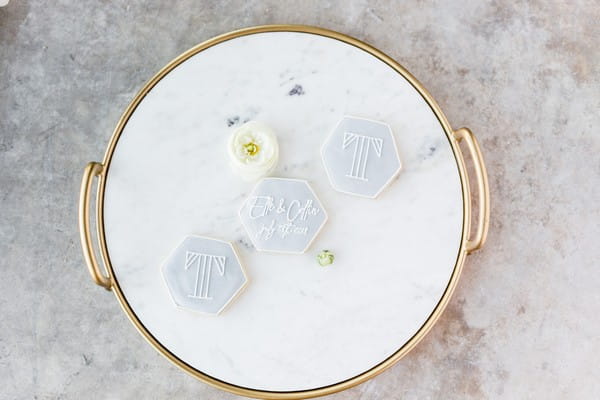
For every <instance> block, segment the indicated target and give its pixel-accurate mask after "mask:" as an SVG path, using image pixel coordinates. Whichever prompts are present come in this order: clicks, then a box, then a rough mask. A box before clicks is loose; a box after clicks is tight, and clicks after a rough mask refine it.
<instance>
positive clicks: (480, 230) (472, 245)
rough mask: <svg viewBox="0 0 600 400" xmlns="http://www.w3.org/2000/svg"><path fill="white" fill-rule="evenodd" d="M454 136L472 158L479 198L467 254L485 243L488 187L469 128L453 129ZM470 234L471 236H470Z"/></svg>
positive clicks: (481, 160) (480, 157) (488, 197)
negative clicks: (462, 143) (475, 225)
mask: <svg viewBox="0 0 600 400" xmlns="http://www.w3.org/2000/svg"><path fill="white" fill-rule="evenodd" d="M454 137H455V138H456V140H457V141H458V142H460V141H462V140H464V141H465V144H466V145H467V148H468V149H469V152H470V153H471V158H472V159H473V167H474V170H475V177H476V180H477V195H478V196H477V197H478V200H479V204H478V205H479V214H478V218H477V230H476V231H475V234H474V235H471V232H470V229H469V239H468V240H467V245H466V250H467V254H469V253H472V252H474V251H476V250H479V249H480V248H481V246H483V244H484V243H485V240H486V238H487V234H488V229H489V226H490V187H489V185H488V177H487V171H486V169H485V164H484V163H483V157H482V155H481V149H480V148H479V144H478V143H477V140H476V139H475V136H474V135H473V133H472V132H471V131H470V130H469V128H460V129H458V130H456V131H454ZM471 236H472V237H471Z"/></svg>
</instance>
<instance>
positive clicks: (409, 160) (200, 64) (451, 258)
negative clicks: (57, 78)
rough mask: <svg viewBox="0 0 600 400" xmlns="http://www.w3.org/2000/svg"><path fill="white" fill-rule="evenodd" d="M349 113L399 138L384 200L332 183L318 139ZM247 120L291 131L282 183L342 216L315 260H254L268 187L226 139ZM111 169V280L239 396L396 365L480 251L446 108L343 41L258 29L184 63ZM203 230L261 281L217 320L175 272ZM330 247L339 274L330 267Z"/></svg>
mask: <svg viewBox="0 0 600 400" xmlns="http://www.w3.org/2000/svg"><path fill="white" fill-rule="evenodd" d="M344 115H353V116H358V117H364V118H369V119H374V120H378V121H383V122H385V123H387V124H389V126H390V127H391V129H392V131H393V134H394V138H395V141H396V144H397V147H398V152H399V156H400V159H401V160H402V165H403V167H402V171H401V172H400V174H399V175H398V177H397V178H396V179H395V180H394V181H393V182H392V183H391V184H390V186H389V187H387V188H386V189H385V190H384V191H383V192H382V193H381V195H380V196H379V197H378V198H377V199H375V200H373V199H367V198H361V197H355V196H350V195H348V194H344V193H340V192H338V191H336V190H334V189H333V188H332V187H331V185H330V183H329V181H328V178H327V174H326V171H325V169H324V166H323V164H322V161H321V156H320V147H321V145H322V143H323V142H324V140H325V139H326V137H327V136H328V135H329V133H330V132H331V131H332V129H333V128H334V127H335V125H336V123H337V122H338V121H339V120H340V118H341V117H342V116H344ZM247 120H259V121H262V122H265V123H267V124H268V125H270V126H271V127H272V128H273V129H274V130H275V131H276V133H277V135H278V140H279V144H280V161H279V164H278V166H277V169H276V170H275V171H274V172H273V173H272V174H271V176H276V177H284V178H298V179H303V180H307V181H308V182H310V184H311V185H312V187H313V189H314V190H315V192H316V193H317V195H318V196H319V198H320V200H321V202H322V203H323V205H324V206H325V208H326V210H327V213H328V215H329V220H328V222H327V224H326V225H325V227H324V228H323V230H322V231H321V233H320V234H319V235H318V236H317V237H316V239H315V241H314V242H313V243H312V245H311V246H310V248H309V249H308V250H307V252H306V253H304V254H300V255H297V254H273V253H264V252H258V251H256V250H255V249H254V248H253V246H252V245H251V241H250V240H249V238H248V236H247V233H246V231H245V230H244V228H243V226H242V224H241V222H240V220H239V217H238V210H239V208H240V206H241V204H242V203H243V201H244V199H245V198H246V196H247V195H248V194H249V193H250V191H251V189H252V187H253V183H248V182H245V181H243V180H241V179H240V178H239V177H238V176H237V175H235V174H234V173H233V172H232V171H231V169H230V168H229V166H228V159H227V153H226V141H227V138H228V136H229V135H230V134H231V132H232V131H233V130H234V129H235V128H236V127H237V126H239V125H240V124H242V123H243V122H244V121H247ZM97 165H99V167H98V168H97V170H96V171H95V172H91V174H92V175H99V176H100V183H99V196H98V204H99V206H98V207H99V210H98V217H99V223H98V226H99V232H100V235H99V236H100V242H101V244H100V247H101V250H102V255H103V260H104V262H105V264H106V266H107V270H108V273H109V276H108V277H107V278H98V279H97V281H99V283H101V284H105V286H107V287H111V288H112V289H113V291H114V292H115V294H116V295H117V297H118V299H119V301H120V302H121V303H122V305H123V307H124V309H125V311H126V312H127V313H128V315H129V317H130V318H131V320H132V321H133V322H134V324H135V325H136V326H137V328H138V329H139V330H140V331H141V332H142V334H143V335H144V336H145V337H146V338H147V339H148V340H149V341H150V342H151V343H152V344H153V346H154V347H156V348H157V349H158V350H159V351H161V353H163V354H164V355H166V356H167V357H168V358H169V359H170V360H172V361H173V362H175V363H176V364H178V365H179V366H181V367H182V368H184V369H185V370H186V371H188V372H190V373H192V374H194V375H195V376H197V377H199V378H201V379H203V380H205V381H207V382H209V383H211V384H213V385H216V386H219V387H221V388H223V389H226V390H230V391H233V392H236V393H239V394H245V395H249V396H261V397H278V396H279V397H281V396H288V397H307V396H312V395H319V394H326V393H330V392H333V391H337V390H340V389H343V388H346V387H348V386H350V385H354V384H356V383H359V382H361V381H362V380H364V379H367V378H369V377H370V376H373V375H374V374H376V373H378V372H380V371H381V370H383V369H384V368H386V367H387V366H389V365H391V364H392V363H393V362H395V361H396V360H398V359H399V358H400V357H401V356H402V355H403V354H405V353H406V352H407V351H408V350H410V348H412V347H413V346H414V345H415V344H416V343H417V341H418V340H419V339H420V338H421V337H422V336H423V335H424V334H425V333H426V332H427V330H428V329H429V328H430V327H431V325H432V324H433V323H434V322H435V320H436V319H437V316H438V315H439V313H440V312H441V311H442V309H443V307H444V306H445V304H446V302H447V300H448V298H449V296H450V294H451V292H452V289H453V288H454V285H455V284H456V280H457V278H458V275H459V273H460V269H461V266H462V263H463V259H464V255H465V254H466V252H467V250H466V247H465V245H466V243H467V236H468V234H469V233H468V232H467V231H468V229H466V228H465V226H468V221H469V213H470V201H469V199H468V196H469V190H468V183H467V182H466V174H465V172H464V162H463V160H462V157H461V155H460V150H459V147H458V144H457V140H456V139H455V138H454V137H453V136H452V131H450V128H449V125H448V123H447V121H446V120H445V118H444V116H443V115H442V114H441V112H440V111H439V108H438V107H437V105H435V103H433V101H432V100H431V98H430V97H429V96H428V95H427V93H426V92H424V90H423V89H422V88H421V87H420V86H418V83H417V82H416V81H415V80H414V78H412V76H410V75H409V74H408V73H407V72H406V71H404V70H403V69H402V68H401V67H400V66H398V65H397V64H395V63H394V62H393V61H392V60H390V59H389V58H387V57H386V56H385V55H383V54H381V53H379V52H378V51H377V50H375V49H372V48H370V47H368V46H367V45H365V44H362V43H360V42H358V41H356V40H354V39H351V38H348V37H345V36H342V35H340V34H336V33H333V32H329V31H324V30H319V29H316V28H305V27H289V26H288V27H281V26H279V27H260V28H252V29H247V30H243V31H238V32H234V33H231V34H228V35H224V36H221V37H218V38H216V39H213V40H212V41H209V42H206V43H204V44H202V45H200V46H198V47H196V48H194V49H192V50H190V51H189V52H187V53H185V54H183V55H182V56H180V57H179V58H178V59H176V60H174V61H173V62H172V63H171V64H169V66H167V67H166V68H165V69H164V70H163V71H161V72H160V73H159V74H158V75H157V76H156V77H155V78H153V79H152V80H151V81H150V82H149V83H148V85H147V86H146V87H145V88H144V89H143V90H142V92H141V93H140V95H138V97H136V99H135V100H134V101H133V102H132V104H131V105H130V107H129V108H128V109H127V111H126V112H125V114H124V116H123V118H122V119H121V121H120V123H119V125H118V126H117V128H116V131H115V134H114V136H113V140H112V142H111V144H110V146H109V149H108V151H107V154H106V156H105V160H104V163H103V165H101V164H97ZM88 178H89V177H88ZM84 183H85V181H84ZM82 193H83V192H82ZM88 194H89V188H88ZM82 207H83V211H82V212H84V214H83V215H84V217H85V215H87V214H86V213H89V210H88V209H87V208H86V207H87V205H83V206H82ZM86 229H87V227H84V229H82V231H85V230H86ZM190 234H195V235H202V236H209V237H215V238H219V239H223V240H227V241H230V242H232V243H233V245H234V246H235V249H236V251H237V253H238V255H239V258H240V260H241V262H242V263H243V264H244V265H245V267H246V271H247V275H248V278H249V284H248V286H247V288H246V289H245V291H244V292H243V293H241V295H240V296H239V298H237V300H236V301H235V302H234V303H233V304H231V305H230V307H228V308H227V309H226V310H225V311H224V312H223V313H222V314H221V315H219V316H215V317H209V316H204V315H199V314H197V313H194V312H189V311H186V310H183V309H179V308H177V307H175V305H174V304H173V301H172V299H171V297H170V296H169V292H168V290H167V287H166V285H165V283H164V281H163V279H162V277H161V272H160V268H161V264H162V263H163V261H164V260H165V259H166V258H167V257H168V256H169V254H170V252H171V251H172V250H173V249H174V248H175V247H176V246H177V245H178V244H179V243H180V242H181V240H182V239H183V238H184V237H185V236H186V235H190ZM82 235H83V236H84V233H82ZM83 236H82V238H83ZM87 244H88V248H87V250H89V247H90V246H89V241H88V243H87ZM84 248H85V246H84ZM322 249H329V250H332V251H333V252H334V253H335V255H336V259H335V263H334V264H333V265H332V266H330V267H327V268H323V267H320V266H318V264H317V263H316V261H315V256H316V254H317V253H318V252H319V251H320V250H322ZM86 257H87V258H88V264H90V263H91V265H92V266H91V267H90V269H91V270H92V272H94V268H93V266H94V262H95V260H94V258H93V255H89V254H87V255H86ZM96 270H97V268H96ZM270 392H287V393H270Z"/></svg>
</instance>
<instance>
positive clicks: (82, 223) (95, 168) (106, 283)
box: [79, 162, 112, 290]
mask: <svg viewBox="0 0 600 400" xmlns="http://www.w3.org/2000/svg"><path fill="white" fill-rule="evenodd" d="M103 169H104V166H103V165H102V164H100V163H98V162H91V163H89V164H88V165H87V166H86V167H85V170H84V172H83V180H82V181H81V192H80V193H79V236H80V238H81V246H82V247H83V256H84V258H85V263H86V264H87V267H88V270H89V271H90V274H91V275H92V279H93V280H94V282H95V283H96V284H97V285H100V286H102V287H103V288H105V289H106V290H110V289H111V286H112V281H111V279H110V277H109V276H106V275H105V274H104V273H103V272H102V271H101V269H100V266H99V264H98V259H97V258H96V254H95V253H94V248H93V246H92V233H91V231H90V195H91V192H92V183H93V181H94V178H95V177H97V176H100V175H101V174H102V171H103Z"/></svg>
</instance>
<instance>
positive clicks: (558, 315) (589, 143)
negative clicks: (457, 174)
mask: <svg viewBox="0 0 600 400" xmlns="http://www.w3.org/2000/svg"><path fill="white" fill-rule="evenodd" d="M171 3H172V4H171ZM598 21H600V7H599V6H598V3H597V2H596V1H583V0H582V1H569V2H563V1H504V2H502V1H477V2H475V1H473V2H468V4H467V2H455V1H445V2H444V1H431V0H425V1H418V2H413V1H411V2H403V3H401V4H400V3H398V4H397V3H396V2H393V1H352V2H348V1H323V0H315V1H304V2H301V4H300V2H289V3H284V2H280V1H274V0H271V1H210V2H194V1H191V0H190V1H180V2H176V3H175V2H164V1H152V2H142V1H127V2H126V1H122V2H109V1H102V2H83V1H64V0H63V1H45V0H44V1H42V0H38V1H27V0H13V1H11V2H10V4H9V5H8V6H6V7H3V8H0V271H1V274H2V275H1V279H0V315H1V322H0V382H2V390H1V391H0V398H2V399H31V398H37V399H81V398H99V399H117V398H118V399H146V398H211V399H233V398H236V397H235V396H233V395H230V394H227V393H222V392H220V391H218V390H216V389H213V388H210V387H208V386H207V385H205V384H202V383H200V382H197V381H196V380H195V379H193V378H191V377H190V376H188V375H186V374H185V373H183V372H181V371H180V370H178V369H177V368H176V367H174V366H173V365H171V364H170V363H169V362H167V361H166V360H165V359H163V358H162V357H161V356H160V355H158V353H157V352H155V351H154V350H153V349H152V348H151V347H150V346H149V345H148V344H147V343H146V342H145V341H144V340H143V339H142V337H141V336H140V335H139V334H138V333H137V332H136V330H135V329H134V328H133V326H132V325H131V324H130V323H129V322H128V320H127V317H126V316H125V314H124V313H123V312H122V311H121V310H120V307H119V306H118V303H117V302H116V301H115V298H114V296H113V295H112V294H110V293H109V292H106V291H104V290H102V289H101V288H99V287H97V286H96V285H94V284H93V283H92V281H91V279H90V277H89V275H88V272H87V270H86V268H85V265H84V262H83V259H82V255H81V250H80V246H79V238H78V230H77V197H78V191H79V185H80V179H81V173H82V170H83V167H84V165H85V164H86V162H88V161H91V160H99V159H101V156H102V154H103V152H104V149H105V148H106V145H107V143H108V140H109V138H110V135H111V131H112V129H113V127H114V125H115V124H116V121H117V120H118V118H119V115H120V113H121V112H122V111H123V110H124V108H125V107H126V105H127V104H128V102H129V101H130V100H131V99H132V97H133V96H134V94H135V93H136V91H137V90H138V89H139V88H140V87H141V85H142V84H143V83H144V82H145V81H146V80H147V79H149V78H150V77H151V76H152V75H153V74H154V73H155V72H156V71H158V70H159V69H160V68H161V67H162V66H163V65H164V64H166V63H167V62H168V61H169V60H171V59H172V58H173V57H175V56H176V55H178V54H179V53H181V52H183V51H184V50H186V49H188V48H189V47H191V46H193V45H195V44H197V43H199V42H201V41H203V40H205V39H208V38H210V37H212V36H214V35H216V34H220V33H224V32H227V31H229V30H233V29H236V28H240V27H244V26H250V25H258V24H267V23H297V24H310V25H318V26H322V27H326V28H330V29H334V30H338V31H340V32H343V33H346V34H349V35H352V36H355V37H357V38H360V39H362V40H365V41H367V42H369V43H371V44H373V45H375V46H376V47H378V48H380V49H381V50H383V51H384V52H386V53H388V54H389V55H391V56H392V57H393V58H395V59H397V60H398V61H400V62H401V63H402V64H404V65H405V66H406V67H407V68H408V69H409V70H410V71H411V72H413V74H414V75H416V77H417V78H418V79H420V80H421V82H422V83H423V84H424V85H425V86H426V87H427V88H428V89H429V90H430V92H431V93H432V94H433V95H434V97H435V98H436V99H437V100H438V102H439V103H440V105H441V106H442V109H443V110H444V111H445V112H446V115H447V116H448V118H449V120H450V122H451V123H452V124H453V126H454V127H460V126H463V125H466V126H469V127H470V128H471V129H472V130H473V131H474V132H475V133H476V135H477V137H478V138H479V140H480V143H481V145H482V147H483V151H484V156H485V158H486V162H487V166H488V171H489V175H490V184H491V192H492V200H493V209H492V221H491V230H490V235H489V241H488V244H487V246H486V247H485V248H484V249H483V250H482V251H480V252H478V253H477V254H475V255H473V256H471V257H469V259H468V264H467V267H466V269H465V272H464V275H463V277H462V280H461V282H460V283H459V287H458V290H457V292H456V294H455V296H454V298H453V299H452V301H451V303H450V305H449V307H448V309H447V311H446V312H445V314H444V315H443V317H442V318H441V320H440V321H439V322H438V324H437V325H436V326H435V327H434V329H433V330H432V331H431V333H430V334H429V335H428V336H427V337H426V338H425V339H424V341H423V342H422V343H421V344H420V345H419V346H418V347H417V348H416V349H415V350H414V351H412V352H411V353H410V354H409V355H408V356H407V357H406V358H404V359H403V360H402V361H401V362H400V363H398V364H397V365H396V366H395V367H393V368H392V369H390V370H389V371H387V372H385V373H384V374H382V375H380V376H379V377H377V378H375V379H373V380H371V381H369V382H367V383H365V384H363V385H361V386H358V387H356V388H354V389H351V390H349V391H347V392H344V393H339V394H337V395H334V396H331V398H332V399H356V398H363V399H438V398H439V399H454V398H456V399H484V398H490V399H492V398H508V399H512V398H543V399H565V398H573V399H590V398H598V397H600V379H599V378H600V374H599V373H598V369H597V364H598V363H597V355H598V354H599V353H600V336H599V335H598V332H600V319H599V318H598V314H599V312H600V291H599V290H598V288H600V274H599V273H598V267H599V264H600V246H599V245H598V243H599V239H598V237H599V236H600V207H599V205H598V204H599V202H600V133H599V132H598V127H599V126H600V113H599V109H600V71H599V66H600V48H599V47H598V41H599V40H600V24H599V23H598Z"/></svg>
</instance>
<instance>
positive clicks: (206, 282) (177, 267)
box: [162, 236, 247, 314]
mask: <svg viewBox="0 0 600 400" xmlns="http://www.w3.org/2000/svg"><path fill="white" fill-rule="evenodd" d="M162 273H163V277H164V279H165V282H166V283H167V287H168V289H169V293H170V294H171V297H172V298H173V301H174V302H175V304H177V305H178V306H180V307H183V308H187V309H190V310H194V311H199V312H203V313H207V314H218V313H220V312H221V311H222V310H223V309H224V308H225V306H227V304H229V302H230V301H231V300H233V298H234V297H235V296H236V295H237V294H238V293H239V292H240V291H241V290H242V289H243V288H244V286H245V285H246V282H247V277H246V273H245V271H244V267H243V266H242V264H241V263H240V260H239V259H238V256H237V254H236V253H235V250H234V248H233V246H232V245H231V243H229V242H225V241H222V240H216V239H210V238H207V237H202V236H187V237H186V238H185V239H184V240H183V242H181V243H180V244H179V246H177V248H176V249H175V250H174V251H173V253H172V254H171V255H170V256H169V258H168V259H167V261H166V262H165V264H164V265H163V267H162Z"/></svg>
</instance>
